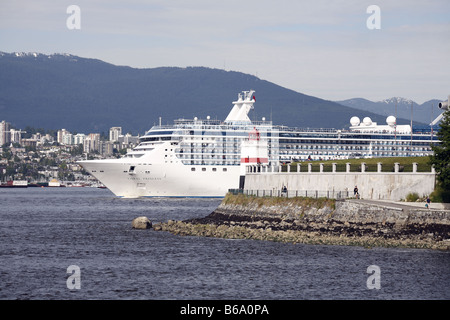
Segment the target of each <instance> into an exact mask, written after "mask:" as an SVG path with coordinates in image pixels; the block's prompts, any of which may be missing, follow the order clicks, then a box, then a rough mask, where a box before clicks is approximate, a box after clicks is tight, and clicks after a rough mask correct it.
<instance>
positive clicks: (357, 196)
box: [353, 186, 359, 199]
mask: <svg viewBox="0 0 450 320" xmlns="http://www.w3.org/2000/svg"><path fill="white" fill-rule="evenodd" d="M353 195H354V196H355V198H356V199H359V192H358V186H355V189H353Z"/></svg>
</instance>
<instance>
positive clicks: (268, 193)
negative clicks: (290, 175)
mask: <svg viewBox="0 0 450 320" xmlns="http://www.w3.org/2000/svg"><path fill="white" fill-rule="evenodd" d="M228 192H230V193H231V194H233V195H237V194H244V195H247V196H256V197H286V198H294V197H307V198H327V199H347V198H350V197H351V196H353V194H352V193H350V191H348V190H343V191H334V190H328V191H321V190H247V189H229V190H228Z"/></svg>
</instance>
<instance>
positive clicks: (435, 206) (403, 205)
mask: <svg viewBox="0 0 450 320" xmlns="http://www.w3.org/2000/svg"><path fill="white" fill-rule="evenodd" d="M346 201H355V202H359V203H367V204H373V205H379V206H387V207H393V208H397V209H402V210H410V209H411V208H417V209H426V207H425V202H404V201H391V200H365V199H347V200H346ZM429 209H432V210H444V211H450V203H433V202H432V203H431V204H430V207H429Z"/></svg>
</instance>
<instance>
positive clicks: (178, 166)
mask: <svg viewBox="0 0 450 320" xmlns="http://www.w3.org/2000/svg"><path fill="white" fill-rule="evenodd" d="M165 145H166V146H167V143H166V144H164V145H162V146H160V149H164V148H165ZM158 154H159V152H155V154H154V155H156V156H157V155H158ZM152 158H154V157H149V158H148V159H147V160H146V159H142V158H140V159H139V161H136V160H135V159H132V160H131V161H130V160H129V159H126V158H121V159H111V160H90V161H89V160H87V161H80V162H79V164H80V165H81V166H83V168H84V169H85V170H87V171H88V172H89V173H90V174H92V175H93V176H94V177H95V178H96V179H98V180H99V181H100V182H101V183H103V184H104V185H105V186H106V187H107V188H108V189H109V190H110V191H111V192H113V193H114V194H115V195H116V196H118V197H125V198H137V197H214V198H215V197H224V196H225V195H226V193H227V191H228V189H230V188H238V187H239V171H240V167H239V166H195V167H193V166H189V165H184V164H182V163H181V162H180V161H173V160H172V163H170V161H168V162H169V163H165V162H163V163H161V161H158V159H152ZM132 167H134V168H133V170H132V171H130V168H132ZM192 168H195V171H192Z"/></svg>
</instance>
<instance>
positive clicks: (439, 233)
mask: <svg viewBox="0 0 450 320" xmlns="http://www.w3.org/2000/svg"><path fill="white" fill-rule="evenodd" d="M153 229H154V230H157V231H168V232H170V233H172V234H175V235H183V236H202V237H217V238H228V239H253V240H266V241H278V242H287V243H304V244H322V245H356V246H363V247H408V248H426V249H437V250H450V211H449V210H424V209H417V208H411V209H405V208H395V207H389V206H386V205H374V204H370V205H368V204H365V203H360V202H353V201H335V200H329V199H328V200H327V199H310V198H290V199H286V198H257V197H247V196H243V195H237V196H236V195H227V196H226V197H225V199H224V200H223V201H222V203H221V204H220V205H219V207H218V208H217V209H216V210H214V212H212V213H211V214H209V215H208V216H206V217H204V218H199V219H189V220H184V221H171V220H169V221H168V222H164V223H156V224H154V225H153Z"/></svg>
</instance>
